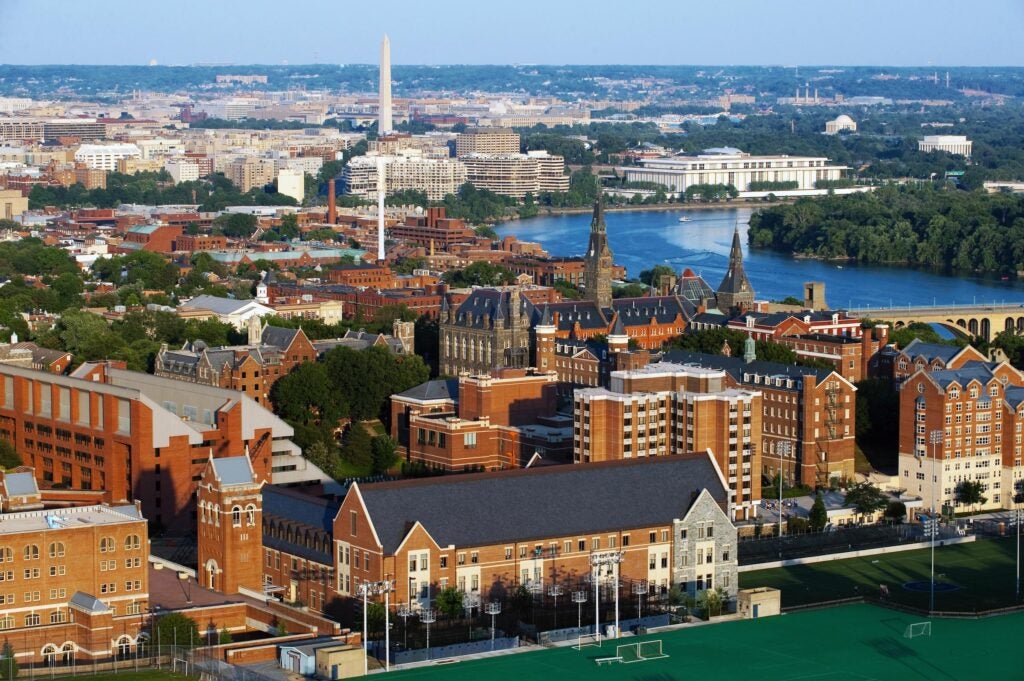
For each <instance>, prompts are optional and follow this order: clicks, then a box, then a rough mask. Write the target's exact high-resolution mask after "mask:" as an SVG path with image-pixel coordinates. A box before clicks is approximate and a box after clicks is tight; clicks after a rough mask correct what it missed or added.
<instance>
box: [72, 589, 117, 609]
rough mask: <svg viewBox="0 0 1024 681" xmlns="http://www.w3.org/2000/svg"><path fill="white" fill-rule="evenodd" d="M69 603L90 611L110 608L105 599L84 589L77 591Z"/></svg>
mask: <svg viewBox="0 0 1024 681" xmlns="http://www.w3.org/2000/svg"><path fill="white" fill-rule="evenodd" d="M68 603H69V604H70V605H73V606H75V607H77V608H79V609H81V610H84V611H85V612H89V613H102V612H109V610H110V608H108V607H107V606H106V604H105V603H104V602H103V601H101V600H100V599H98V598H96V597H95V596H90V595H89V594H87V593H84V592H82V591H76V592H75V595H74V596H72V597H71V600H70V601H69V602H68Z"/></svg>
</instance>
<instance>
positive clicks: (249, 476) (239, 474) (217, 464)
mask: <svg viewBox="0 0 1024 681" xmlns="http://www.w3.org/2000/svg"><path fill="white" fill-rule="evenodd" d="M212 463H213V474H214V475H216V476H217V479H218V480H220V482H221V484H223V485H251V484H252V483H253V482H255V480H256V477H255V473H253V470H252V463H251V462H250V461H249V457H247V456H225V457H221V458H219V459H213V462H212Z"/></svg>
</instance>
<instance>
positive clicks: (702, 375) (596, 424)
mask: <svg viewBox="0 0 1024 681" xmlns="http://www.w3.org/2000/svg"><path fill="white" fill-rule="evenodd" d="M727 384H728V378H727V374H726V372H725V371H723V370H714V369H706V368H703V367H699V366H683V365H680V364H673V363H670V362H659V363H656V364H650V365H647V366H645V367H642V368H638V369H631V370H625V371H613V372H612V373H611V380H610V389H609V388H584V389H579V390H576V391H575V393H574V395H573V428H574V438H573V455H574V460H575V462H576V463H583V464H589V463H595V462H601V461H617V460H622V459H633V458H650V457H659V456H669V455H675V454H678V453H683V452H694V451H708V452H710V453H711V455H712V456H714V457H715V460H716V463H717V465H718V467H719V468H720V469H721V470H722V471H723V473H724V474H726V476H727V482H728V486H729V495H730V504H731V506H732V508H733V510H734V513H735V516H734V517H735V519H736V520H747V519H750V518H753V516H754V512H755V506H756V505H757V503H759V502H760V499H761V479H760V460H761V449H762V445H761V442H762V426H761V418H762V416H761V412H762V395H761V393H760V392H759V391H756V390H746V389H736V388H728V387H726V386H727Z"/></svg>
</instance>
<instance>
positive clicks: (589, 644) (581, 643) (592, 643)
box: [573, 634, 601, 650]
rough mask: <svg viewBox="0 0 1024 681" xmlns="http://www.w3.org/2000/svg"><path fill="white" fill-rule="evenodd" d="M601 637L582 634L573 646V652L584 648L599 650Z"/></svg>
mask: <svg viewBox="0 0 1024 681" xmlns="http://www.w3.org/2000/svg"><path fill="white" fill-rule="evenodd" d="M600 647H601V637H600V636H598V635H597V634H583V635H582V636H580V637H579V640H577V641H576V645H574V646H573V648H574V649H575V650H583V649H584V648H600Z"/></svg>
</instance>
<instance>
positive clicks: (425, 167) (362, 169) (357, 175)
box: [341, 155, 466, 201]
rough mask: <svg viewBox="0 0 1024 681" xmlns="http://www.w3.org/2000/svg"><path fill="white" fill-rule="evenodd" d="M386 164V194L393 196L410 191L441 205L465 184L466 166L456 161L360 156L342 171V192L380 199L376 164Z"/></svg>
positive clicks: (416, 157) (406, 156)
mask: <svg viewBox="0 0 1024 681" xmlns="http://www.w3.org/2000/svg"><path fill="white" fill-rule="evenodd" d="M378 158H380V159H382V160H383V162H384V164H385V172H384V181H385V192H386V193H387V194H393V193H395V192H400V191H404V190H407V189H415V190H417V191H421V192H424V193H426V195H427V198H428V199H429V200H431V201H440V200H441V199H443V198H444V197H445V196H446V195H448V194H456V193H458V191H459V187H461V186H462V185H463V184H465V183H466V166H465V165H464V164H463V163H462V162H461V161H459V160H457V159H439V158H424V157H422V156H415V155H403V156H383V157H373V156H357V157H355V158H353V159H352V160H350V161H349V162H348V163H347V164H345V169H344V170H343V171H342V175H341V181H342V191H343V192H344V193H346V194H353V195H355V196H360V197H363V198H366V199H369V200H373V201H375V200H376V199H377V161H378Z"/></svg>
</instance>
